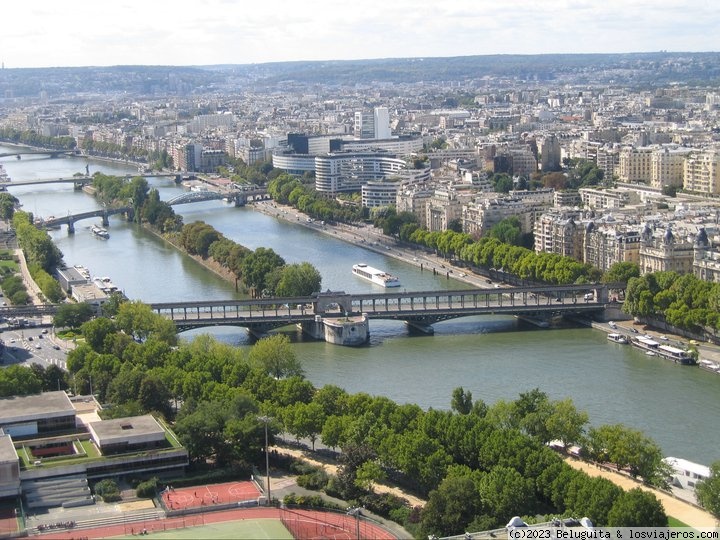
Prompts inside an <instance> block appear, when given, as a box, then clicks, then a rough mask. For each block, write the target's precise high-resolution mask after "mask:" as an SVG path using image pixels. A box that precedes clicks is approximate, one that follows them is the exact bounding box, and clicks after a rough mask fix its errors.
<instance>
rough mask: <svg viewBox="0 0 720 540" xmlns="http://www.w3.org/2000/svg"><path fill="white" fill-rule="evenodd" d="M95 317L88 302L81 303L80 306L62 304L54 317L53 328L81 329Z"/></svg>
mask: <svg viewBox="0 0 720 540" xmlns="http://www.w3.org/2000/svg"><path fill="white" fill-rule="evenodd" d="M93 315H94V311H93V308H92V306H91V305H90V304H88V303H87V302H80V303H79V304H60V306H58V309H57V312H56V313H55V316H54V317H53V326H56V327H59V328H62V327H69V328H80V326H81V325H82V324H83V323H85V322H87V321H89V320H90V319H91V318H92V317H93Z"/></svg>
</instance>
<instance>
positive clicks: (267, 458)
mask: <svg viewBox="0 0 720 540" xmlns="http://www.w3.org/2000/svg"><path fill="white" fill-rule="evenodd" d="M258 420H260V421H261V422H263V423H264V424H265V474H266V475H267V504H268V506H270V501H271V498H270V454H269V451H268V423H269V422H270V420H271V418H270V417H269V416H267V415H264V416H258Z"/></svg>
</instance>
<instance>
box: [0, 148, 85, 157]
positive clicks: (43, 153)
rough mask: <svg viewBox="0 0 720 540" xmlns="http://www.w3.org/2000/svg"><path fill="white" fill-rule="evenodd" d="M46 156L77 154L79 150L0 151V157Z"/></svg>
mask: <svg viewBox="0 0 720 540" xmlns="http://www.w3.org/2000/svg"><path fill="white" fill-rule="evenodd" d="M37 155H39V156H48V157H49V158H51V159H52V158H56V157H58V156H62V155H66V156H79V155H80V150H77V149H76V150H19V151H17V152H3V153H0V158H5V157H12V156H15V157H17V159H20V156H37Z"/></svg>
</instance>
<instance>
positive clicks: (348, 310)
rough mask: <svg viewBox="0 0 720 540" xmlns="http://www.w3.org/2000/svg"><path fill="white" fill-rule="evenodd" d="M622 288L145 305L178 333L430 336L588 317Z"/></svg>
mask: <svg viewBox="0 0 720 540" xmlns="http://www.w3.org/2000/svg"><path fill="white" fill-rule="evenodd" d="M624 288H625V284H608V285H597V284H588V285H559V286H550V285H548V286H542V287H537V286H536V287H512V288H501V289H467V290H458V291H420V292H391V293H380V294H347V293H345V292H325V293H320V294H318V295H316V296H309V297H299V298H267V299H254V300H230V301H222V300H215V301H200V302H176V303H162V304H151V308H152V309H153V311H155V312H156V313H159V314H161V315H164V316H166V317H168V318H170V319H171V320H172V321H173V322H174V323H175V325H176V326H177V327H178V329H179V330H181V331H183V330H189V329H191V328H200V327H205V326H222V325H224V326H242V327H246V328H248V330H249V331H250V332H251V333H252V334H254V335H264V334H265V333H267V332H268V331H270V330H272V329H274V328H279V327H281V326H287V325H289V324H301V325H304V324H308V323H317V322H319V321H320V320H323V319H343V318H348V317H353V316H359V315H361V316H363V317H366V318H367V319H368V320H372V319H392V320H400V321H404V322H405V323H406V324H407V325H408V326H410V327H412V328H413V329H416V330H419V331H421V332H424V333H432V325H433V324H434V323H437V322H440V321H444V320H449V319H454V318H458V317H468V316H472V315H515V316H519V317H525V318H528V319H531V320H537V321H547V320H549V319H552V318H554V317H557V316H562V315H583V314H584V315H586V316H591V315H593V314H597V313H598V312H602V311H604V310H605V309H606V307H607V306H608V305H610V304H614V302H613V300H611V298H610V294H609V291H610V290H619V289H620V290H621V289H624ZM614 305H617V304H614Z"/></svg>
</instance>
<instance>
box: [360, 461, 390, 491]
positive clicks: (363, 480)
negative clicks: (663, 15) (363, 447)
mask: <svg viewBox="0 0 720 540" xmlns="http://www.w3.org/2000/svg"><path fill="white" fill-rule="evenodd" d="M386 477H387V475H386V474H385V471H384V470H383V468H382V467H381V466H380V464H379V463H378V462H377V460H372V461H366V462H365V463H363V464H362V465H360V467H358V469H357V471H356V472H355V485H356V486H357V487H359V488H360V489H364V490H366V491H372V488H373V484H375V483H377V482H382V481H383V480H385V478H386Z"/></svg>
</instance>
